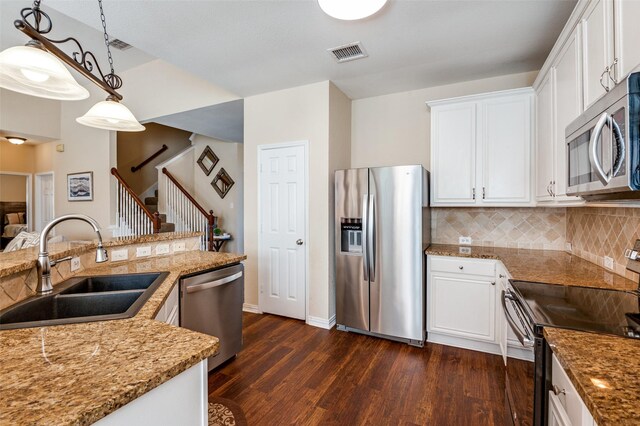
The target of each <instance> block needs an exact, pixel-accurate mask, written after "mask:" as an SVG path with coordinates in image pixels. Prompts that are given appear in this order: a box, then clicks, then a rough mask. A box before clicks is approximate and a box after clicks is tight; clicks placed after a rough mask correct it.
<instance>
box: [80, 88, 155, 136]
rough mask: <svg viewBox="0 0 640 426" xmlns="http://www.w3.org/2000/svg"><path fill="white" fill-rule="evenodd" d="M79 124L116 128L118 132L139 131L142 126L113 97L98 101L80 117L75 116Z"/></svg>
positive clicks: (142, 128) (108, 128)
mask: <svg viewBox="0 0 640 426" xmlns="http://www.w3.org/2000/svg"><path fill="white" fill-rule="evenodd" d="M76 121H77V122H78V123H80V124H84V125H85V126H89V127H97V128H98V129H106V130H117V131H119V132H141V131H143V130H144V126H143V125H142V124H140V123H138V120H136V118H135V117H134V116H133V114H132V113H131V111H129V108H127V107H126V106H124V105H123V104H121V103H120V102H118V100H117V99H115V98H113V97H111V96H110V97H108V98H107V100H106V101H102V102H98V103H97V104H95V105H94V106H92V107H91V109H90V110H89V111H87V113H86V114H85V115H83V116H82V117H78V118H76Z"/></svg>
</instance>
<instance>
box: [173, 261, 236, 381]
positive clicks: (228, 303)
mask: <svg viewBox="0 0 640 426" xmlns="http://www.w3.org/2000/svg"><path fill="white" fill-rule="evenodd" d="M243 300H244V267H243V265H242V264H238V265H233V266H227V267H224V268H220V269H214V270H211V271H207V272H202V273H198V274H194V275H188V276H186V277H184V278H182V279H181V280H180V326H181V327H184V328H188V329H190V330H193V331H199V332H200V333H204V334H209V335H211V336H216V337H217V338H219V339H220V349H219V351H218V353H217V354H216V355H214V356H212V357H210V358H209V371H211V370H212V369H214V368H216V367H217V366H219V365H220V364H222V363H223V362H225V361H227V360H229V359H230V358H232V357H234V356H235V355H236V354H237V353H238V352H240V349H242V303H243Z"/></svg>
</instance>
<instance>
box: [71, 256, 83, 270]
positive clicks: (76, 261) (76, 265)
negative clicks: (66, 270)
mask: <svg viewBox="0 0 640 426" xmlns="http://www.w3.org/2000/svg"><path fill="white" fill-rule="evenodd" d="M81 266H82V264H81V263H80V258H79V257H77V256H76V257H72V258H71V272H75V271H77V270H78V269H80V267H81Z"/></svg>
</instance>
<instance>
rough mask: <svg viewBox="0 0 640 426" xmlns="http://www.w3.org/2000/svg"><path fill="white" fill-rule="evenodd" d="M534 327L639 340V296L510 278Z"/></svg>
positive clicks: (624, 292)
mask: <svg viewBox="0 0 640 426" xmlns="http://www.w3.org/2000/svg"><path fill="white" fill-rule="evenodd" d="M511 284H512V286H513V288H514V290H515V292H516V293H517V296H518V297H519V298H520V299H521V300H522V301H524V302H525V309H526V310H527V315H528V316H530V319H531V320H532V322H533V323H535V325H536V326H537V327H545V326H550V327H559V328H568V329H573V330H579V331H592V332H597V333H606V334H615V335H618V336H624V337H632V338H636V339H640V297H639V296H638V294H635V293H633V292H627V291H618V290H606V289H600V288H590V287H575V286H562V285H553V284H543V283H534V282H527V281H511Z"/></svg>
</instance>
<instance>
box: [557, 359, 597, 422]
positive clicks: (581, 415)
mask: <svg viewBox="0 0 640 426" xmlns="http://www.w3.org/2000/svg"><path fill="white" fill-rule="evenodd" d="M551 383H552V390H551V392H554V390H556V391H557V395H556V396H557V401H556V402H559V403H560V404H561V405H562V407H563V408H564V411H565V412H566V414H567V417H568V418H569V420H570V421H571V424H573V425H578V426H586V425H589V426H591V425H593V417H591V414H590V413H589V410H588V409H587V406H586V405H585V404H584V402H583V401H582V398H580V395H578V392H577V391H576V388H575V387H573V384H572V383H571V381H570V380H569V376H567V373H566V372H565V371H564V368H562V366H561V365H560V361H558V358H556V356H555V354H554V355H553V361H552V367H551Z"/></svg>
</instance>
